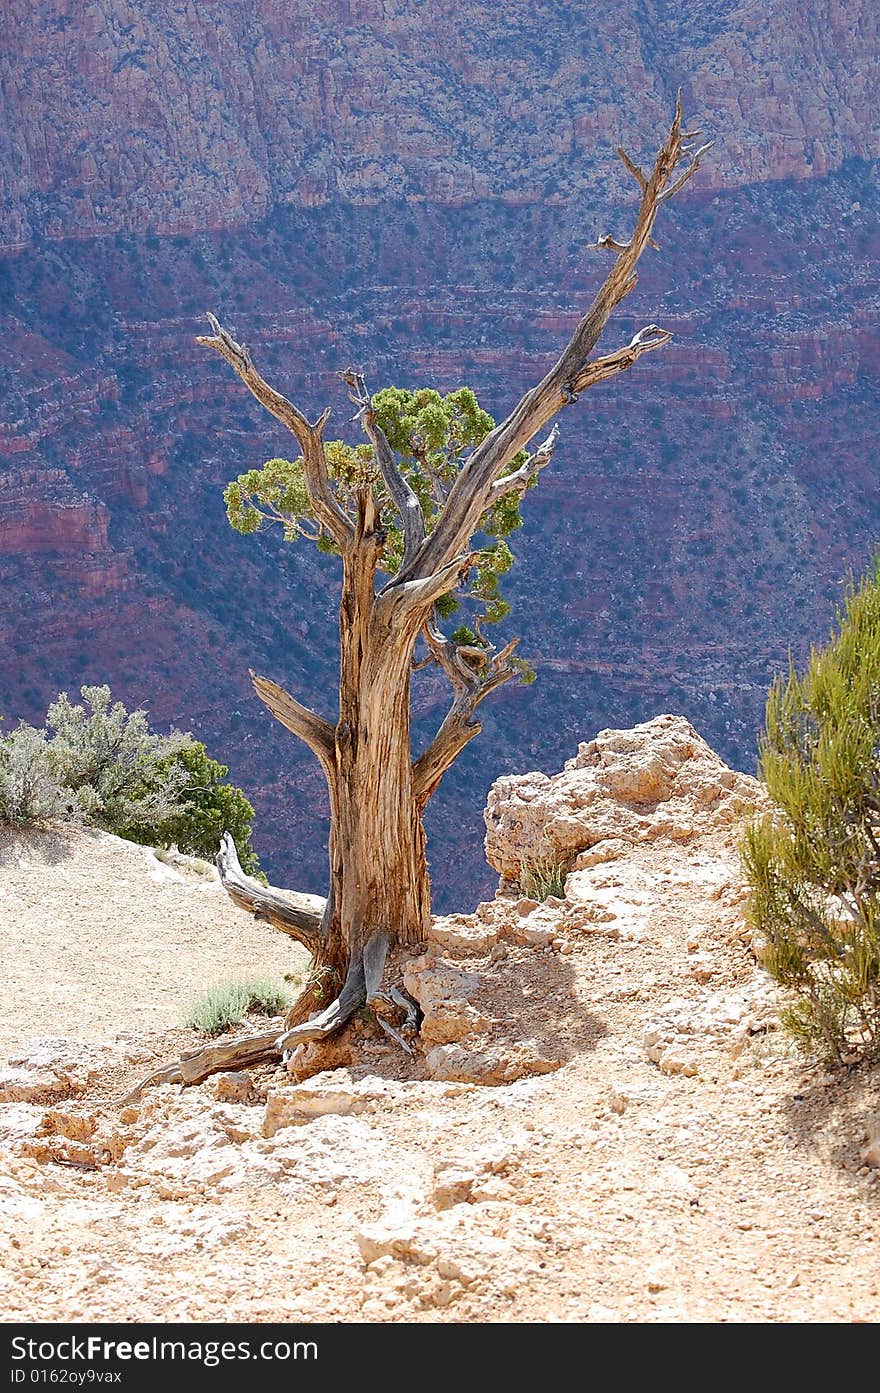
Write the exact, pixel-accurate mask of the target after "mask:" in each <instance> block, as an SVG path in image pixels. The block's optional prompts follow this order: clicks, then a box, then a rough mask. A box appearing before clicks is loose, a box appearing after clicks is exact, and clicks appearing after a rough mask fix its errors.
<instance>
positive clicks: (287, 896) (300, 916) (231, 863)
mask: <svg viewBox="0 0 880 1393" xmlns="http://www.w3.org/2000/svg"><path fill="white" fill-rule="evenodd" d="M217 870H218V871H219V872H220V880H221V882H222V884H223V888H224V890H225V891H226V893H227V895H228V896H229V898H230V899H231V900H232V902H233V904H236V905H238V907H239V909H244V910H247V912H248V913H249V914H252V915H253V916H254V918H255V919H265V921H266V922H267V923H268V924H271V925H272V927H273V928H276V929H280V930H281V932H282V933H286V934H289V936H290V937H291V938H295V939H296V940H297V942H299V943H302V944H304V945H305V947H306V948H308V949H309V951H310V952H314V950H315V948H316V947H317V946H318V944H319V943H320V942H321V941H322V939H323V936H324V935H323V927H322V925H323V914H324V905H325V903H326V902H325V900H324V899H323V897H322V896H320V895H303V894H298V893H297V892H296V891H294V890H276V889H275V887H274V886H273V885H263V884H261V882H260V881H259V880H255V879H254V877H253V876H249V875H247V874H246V873H245V872H244V871H243V870H242V867H241V862H240V861H239V859H238V852H237V851H236V847H235V842H234V841H233V839H232V837H231V836H230V834H229V833H228V832H224V833H223V836H222V838H221V839H220V850H219V852H218V853H217Z"/></svg>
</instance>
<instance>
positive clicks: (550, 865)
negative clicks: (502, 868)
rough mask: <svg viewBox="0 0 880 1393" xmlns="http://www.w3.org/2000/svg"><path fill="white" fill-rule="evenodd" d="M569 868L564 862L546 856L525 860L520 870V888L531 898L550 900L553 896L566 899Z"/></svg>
mask: <svg viewBox="0 0 880 1393" xmlns="http://www.w3.org/2000/svg"><path fill="white" fill-rule="evenodd" d="M567 876H568V869H567V867H566V865H565V863H564V862H560V861H554V860H553V859H552V857H544V858H543V859H541V860H539V861H523V863H522V864H521V866H520V871H519V888H520V890H522V892H523V894H524V895H527V896H528V898H529V899H530V900H548V899H550V897H551V896H555V897H556V898H557V899H560V900H564V899H565V881H566V878H567Z"/></svg>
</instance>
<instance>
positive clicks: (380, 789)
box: [286, 490, 430, 1047]
mask: <svg viewBox="0 0 880 1393" xmlns="http://www.w3.org/2000/svg"><path fill="white" fill-rule="evenodd" d="M376 521H377V520H376V515H375V509H374V506H373V500H372V496H371V494H370V492H369V491H366V490H365V491H364V493H363V494H362V495H361V497H360V498H359V500H358V525H357V528H356V531H355V536H354V538H353V540H352V543H351V546H350V550H349V551H348V553H347V554H346V555H345V556H344V558H343V599H342V604H341V608H340V622H339V638H340V682H339V720H338V722H337V725H336V729H335V732H334V759H333V761H332V764H331V766H330V768H329V769H326V768H325V772H326V773H327V783H328V791H329V796H330V846H329V855H330V889H329V894H328V896H327V903H326V906H325V909H324V917H323V923H322V935H321V942H320V944H319V945H318V946H317V950H316V952H315V975H316V976H317V977H318V978H319V979H326V981H327V985H328V986H329V987H330V988H331V992H332V989H333V988H334V987H335V988H336V990H337V991H338V990H339V988H340V987H342V988H343V992H344V994H345V997H346V1000H345V1004H344V1008H343V1011H341V1012H340V1011H336V1012H334V1014H333V1016H332V1018H331V1019H332V1022H333V1026H332V1028H333V1029H337V1028H338V1026H339V1025H340V1024H342V1019H341V1018H340V1017H341V1016H342V1015H343V1014H344V1015H345V1016H346V1017H347V1016H349V1015H351V1014H352V1013H353V1011H354V1010H357V1008H358V1006H360V1005H363V1004H364V1003H365V1002H367V1001H369V1002H378V1001H379V1000H380V998H381V994H380V993H379V980H380V978H381V973H382V967H383V966H384V962H385V958H386V956H387V953H388V951H389V949H390V948H392V947H394V946H396V945H398V944H415V943H419V942H421V941H422V940H423V939H424V938H425V937H426V935H427V931H428V925H429V922H430V886H429V880H428V867H427V856H426V849H425V833H424V828H423V826H422V818H421V810H420V808H419V806H418V804H417V801H416V799H415V797H414V795H413V760H412V750H411V745H410V673H411V670H412V656H413V650H414V647H415V640H416V635H417V633H418V630H419V623H418V621H417V619H415V618H413V617H412V616H404V617H402V616H401V614H400V606H399V605H396V604H394V603H387V602H386V603H383V602H382V600H381V599H380V598H379V597H377V596H376V594H375V590H374V577H375V567H376V561H377V559H378V556H379V552H380V550H381V545H382V540H383V538H382V534H381V532H379V531H377V530H376ZM319 990H320V991H321V992H322V993H323V991H324V986H323V982H322V984H321V985H320V987H319ZM332 994H333V995H335V992H332ZM299 1015H300V1010H299V1003H297V1005H296V1007H294V1008H293V1011H292V1012H291V1015H290V1017H289V1022H288V1023H289V1026H290V1027H295V1026H296V1024H297V1018H298V1017H299ZM328 1024H329V1021H328ZM296 1038H303V1036H302V1034H300V1035H299V1036H297V1035H296V1034H295V1033H294V1031H293V1029H291V1031H290V1032H289V1036H288V1038H287V1040H286V1045H287V1046H288V1047H289V1045H290V1044H292V1043H293V1041H294V1039H296Z"/></svg>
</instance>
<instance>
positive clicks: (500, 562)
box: [223, 387, 535, 682]
mask: <svg viewBox="0 0 880 1393" xmlns="http://www.w3.org/2000/svg"><path fill="white" fill-rule="evenodd" d="M372 402H373V409H374V411H375V413H376V419H377V422H378V424H379V425H380V426H381V427H382V430H383V431H384V433H385V436H386V438H387V440H388V443H389V445H390V446H391V448H392V450H393V451H394V453H395V455H396V457H397V462H398V467H399V468H400V471H401V473H402V474H403V476H404V477H405V478H406V480H407V482H408V483H409V485H410V487H411V489H412V490H413V492H414V493H415V495H416V497H417V498H418V500H419V504H420V506H421V509H422V514H423V517H424V521H425V530H426V532H428V533H430V532H431V531H432V529H433V528H434V526H435V525H436V523H437V520H438V518H439V516H440V513H441V511H442V508H443V504H444V501H445V498H446V495H447V493H448V491H449V489H450V487H451V486H452V484H453V483H454V482H455V480H456V478H457V476H458V473H459V470H460V469H461V468H462V466H463V464H464V463H465V462H466V461H467V459H468V457H469V456H470V454H471V453H472V452H473V450H474V449H475V448H476V446H477V445H479V444H480V442H481V441H482V440H484V439H485V437H486V435H488V433H489V431H491V430H492V429H493V428H494V425H495V422H494V421H493V419H492V417H491V416H490V415H489V413H488V412H487V411H484V410H483V409H482V407H481V406H480V404H479V402H478V401H477V398H476V396H475V394H474V393H473V392H472V391H471V389H470V388H469V387H459V388H458V389H457V390H456V391H453V392H449V393H447V395H446V396H441V395H440V393H439V392H436V391H434V390H433V389H432V388H428V387H423V388H419V389H418V390H415V391H409V390H407V389H405V388H402V387H387V388H385V389H384V390H383V391H381V392H377V393H376V395H375V396H374V397H373V399H372ZM324 451H325V457H326V460H327V469H328V473H329V476H330V480H331V484H332V487H333V490H334V492H335V494H336V498H337V500H338V502H339V503H340V505H341V506H342V507H343V509H345V510H346V511H348V512H349V514H350V515H351V510H352V504H353V502H354V498H355V495H356V493H357V491H358V490H359V489H362V488H364V487H369V488H371V489H372V491H373V496H374V498H375V500H376V502H377V504H378V506H379V509H380V522H381V526H382V529H383V531H384V533H385V541H384V544H383V549H382V554H381V557H380V561H379V567H380V569H381V570H382V571H383V572H385V573H386V574H388V575H392V576H393V575H396V574H397V572H398V570H399V569H400V565H401V562H402V560H403V530H402V528H401V525H400V518H399V517H398V514H397V511H396V509H395V508H394V506H393V505H392V502H391V499H390V498H389V496H388V493H387V490H386V488H385V484H384V481H383V479H382V477H381V473H380V471H379V468H378V466H377V465H376V462H375V460H374V457H373V449H372V446H371V445H369V444H360V445H356V446H351V445H347V444H346V443H345V442H344V441H342V440H329V441H326V442H325V445H324ZM526 461H527V455H526V452H525V451H520V453H519V454H518V455H517V456H516V457H515V458H514V459H513V460H512V461H511V463H510V465H509V466H508V470H507V472H508V473H512V472H513V471H514V470H516V469H518V468H519V467H520V466H521V465H522V464H524V463H525V462H526ZM531 482H532V483H533V482H534V480H532V481H531ZM223 496H224V500H225V502H226V513H227V517H228V519H229V522H230V524H231V525H232V527H234V528H235V529H236V531H238V532H241V533H244V534H248V533H252V532H257V531H259V530H260V529H261V528H263V527H268V526H272V525H273V524H274V525H276V526H278V527H279V528H280V529H281V533H282V535H283V537H284V539H285V541H288V542H293V541H296V540H298V539H299V538H300V537H304V538H306V539H307V540H310V541H312V542H314V544H315V545H316V546H317V548H318V550H319V551H323V552H328V553H335V552H336V546H335V544H334V542H333V541H332V540H331V539H330V538H329V537H328V536H327V535H326V534H325V533H324V532H323V531H322V529H321V527H320V525H319V523H318V521H317V519H316V518H315V517H314V514H313V513H312V511H311V508H310V505H309V499H308V492H307V490H306V486H305V480H304V477H303V461H302V459H301V458H300V459H295V460H284V459H271V460H268V461H267V462H266V464H265V465H263V467H262V469H250V470H248V471H247V472H246V473H244V474H240V475H239V476H238V478H237V479H234V480H232V482H231V483H229V484H228V485H227V487H226V489H225V491H224V495H223ZM519 503H520V500H519V496H518V495H517V493H516V492H512V493H509V494H506V495H505V496H504V497H502V498H500V499H498V500H497V502H496V503H495V504H494V505H493V506H492V508H490V509H489V510H488V511H487V512H486V513H485V515H484V516H483V518H482V519H481V521H480V526H479V529H478V537H479V538H480V539H481V543H482V544H481V545H478V548H477V559H476V563H475V565H474V568H473V571H472V574H471V577H470V579H469V582H468V583H467V584H466V585H465V586H464V587H462V589H460V590H459V591H456V592H453V593H450V594H448V595H444V596H443V597H442V598H441V599H440V600H439V601H438V603H437V606H436V609H437V614H438V617H439V618H440V619H441V620H444V619H448V618H449V617H451V616H452V615H453V614H455V613H456V612H457V611H458V610H459V608H460V606H461V605H462V603H465V604H466V605H467V607H468V609H469V613H470V620H469V624H468V628H469V631H470V632H471V634H472V635H473V638H472V640H469V641H471V642H473V643H474V644H476V645H480V643H481V640H480V639H479V638H478V637H477V634H478V631H479V627H480V626H481V625H484V624H497V623H499V622H500V621H501V620H503V619H505V618H506V617H507V615H508V614H509V613H510V605H509V604H508V602H507V601H506V600H505V599H504V598H503V596H502V595H501V590H500V586H501V581H502V578H503V577H504V576H505V575H506V574H507V572H508V571H509V570H510V568H511V566H512V565H513V564H514V556H513V552H512V551H511V549H510V547H509V545H508V543H507V540H506V539H507V538H508V537H510V535H511V534H512V533H513V532H515V531H516V530H517V529H518V528H520V527H522V521H523V520H522V516H521V513H520V507H519ZM511 666H515V667H517V668H518V669H519V670H520V675H521V679H522V680H524V681H527V682H528V681H534V677H535V673H534V671H533V669H532V668H530V667H529V665H528V663H526V662H524V661H523V660H522V659H518V660H516V661H515V662H513V661H512V663H511Z"/></svg>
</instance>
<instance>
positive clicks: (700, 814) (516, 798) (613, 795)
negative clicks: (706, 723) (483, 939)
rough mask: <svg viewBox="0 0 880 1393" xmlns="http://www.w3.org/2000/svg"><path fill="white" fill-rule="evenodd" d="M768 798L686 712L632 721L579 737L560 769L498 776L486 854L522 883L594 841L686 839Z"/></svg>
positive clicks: (569, 861)
mask: <svg viewBox="0 0 880 1393" xmlns="http://www.w3.org/2000/svg"><path fill="white" fill-rule="evenodd" d="M764 800H765V795H764V792H763V790H762V788H761V785H760V784H759V783H758V781H757V780H756V779H753V778H752V777H751V776H750V775H748V774H741V773H737V772H736V771H735V770H733V769H730V768H728V766H727V765H726V764H725V763H724V761H723V760H722V759H721V758H720V757H719V756H718V755H717V754H716V753H715V751H714V750H712V749H711V747H710V746H709V745H708V744H707V743H706V741H705V740H704V739H703V738H702V736H700V735H698V734H697V732H696V731H695V730H694V728H693V726H692V725H691V724H690V722H689V721H687V720H686V719H685V718H684V717H683V716H672V715H663V716H657V717H655V718H654V719H653V720H651V721H645V722H643V723H642V724H641V725H637V726H634V727H633V728H632V729H631V730H603V731H600V732H599V734H598V735H597V736H596V737H595V739H593V740H590V741H588V742H585V743H582V744H581V745H580V747H579V749H578V752H577V754H576V755H575V756H574V758H573V759H569V760H567V761H566V763H565V765H564V767H563V769H562V772H561V773H559V774H554V775H553V776H548V775H547V774H541V773H530V774H519V775H508V776H505V777H504V778H501V779H496V781H495V783H494V784H493V785H492V787H491V789H490V790H489V797H488V800H487V804H486V808H485V811H484V814H483V816H484V820H485V823H486V839H485V849H486V859H487V860H488V862H489V864H490V865H491V866H493V867H494V868H495V870H497V871H498V872H499V874H500V875H501V876H502V878H503V879H504V880H506V881H508V882H509V883H516V882H517V881H518V879H519V877H520V875H521V871H522V867H523V866H526V867H529V866H532V867H540V866H548V865H554V866H559V865H563V866H564V867H566V868H567V869H575V868H576V866H575V862H576V861H577V858H578V857H579V856H580V855H582V854H586V858H585V862H584V865H586V864H589V863H590V857H591V856H595V853H591V851H590V849H591V848H594V847H598V846H599V844H601V843H604V842H607V841H609V840H613V841H615V842H616V843H617V844H618V849H619V847H620V844H627V843H629V844H632V843H637V842H644V841H649V840H651V839H652V838H660V837H667V838H670V839H673V840H685V839H687V838H690V837H693V836H695V835H698V834H700V833H702V832H706V831H709V830H710V829H712V828H716V827H721V826H723V825H725V824H732V823H735V822H737V821H738V820H739V819H741V818H742V817H743V816H744V815H745V814H747V813H748V812H749V811H750V810H751V809H752V808H755V807H759V806H762V805H763V803H764Z"/></svg>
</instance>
